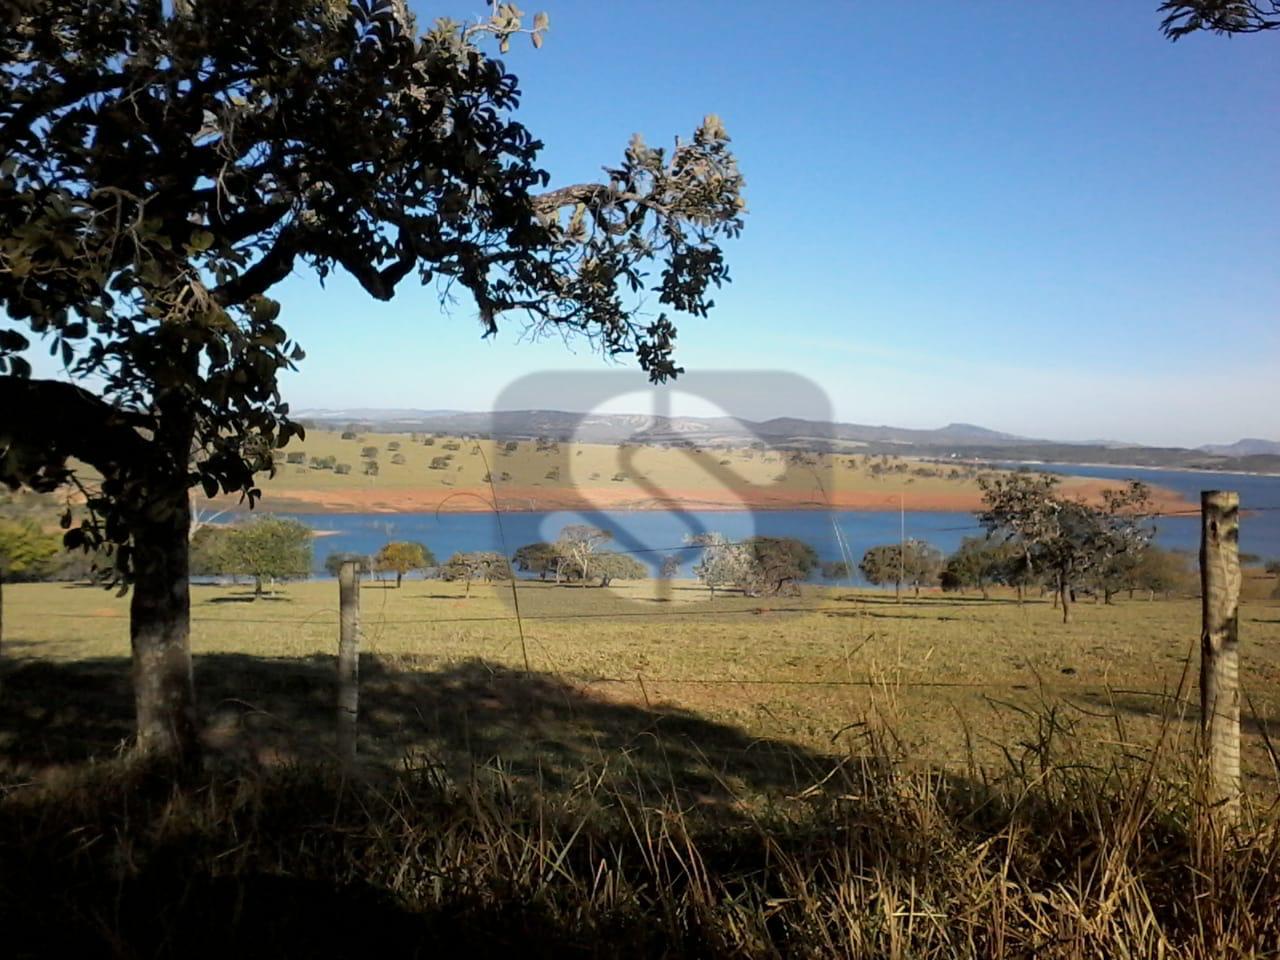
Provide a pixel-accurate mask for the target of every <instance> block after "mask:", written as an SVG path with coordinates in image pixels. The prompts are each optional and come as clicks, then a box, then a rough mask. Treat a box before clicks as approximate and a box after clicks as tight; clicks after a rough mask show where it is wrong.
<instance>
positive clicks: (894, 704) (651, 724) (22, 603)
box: [0, 574, 1280, 803]
mask: <svg viewBox="0 0 1280 960" xmlns="http://www.w3.org/2000/svg"><path fill="white" fill-rule="evenodd" d="M1272 582H1273V581H1272V580H1270V579H1267V578H1264V577H1262V575H1261V574H1255V575H1254V576H1252V577H1251V579H1250V580H1249V582H1248V585H1247V590H1246V600H1245V603H1244V605H1243V607H1242V614H1241V636H1242V654H1243V658H1242V684H1243V689H1244V692H1245V695H1246V697H1247V699H1246V701H1245V703H1244V710H1243V713H1244V717H1245V719H1244V743H1245V767H1246V771H1247V774H1248V777H1249V784H1250V790H1251V791H1253V792H1254V793H1258V792H1259V791H1262V792H1266V793H1270V792H1272V790H1273V784H1274V778H1273V768H1272V763H1271V757H1270V752H1269V748H1268V735H1269V733H1270V730H1269V726H1268V724H1269V723H1271V722H1272V720H1273V718H1276V717H1278V716H1280V683H1278V681H1280V601H1275V600H1270V599H1265V597H1266V595H1267V593H1268V592H1269V588H1270V586H1271V584H1272ZM517 586H518V600H519V606H520V612H521V621H522V626H523V639H522V636H521V629H520V626H521V624H519V623H518V622H517V620H516V619H515V616H514V610H513V606H512V597H511V587H510V584H492V585H484V584H479V583H477V584H474V585H473V586H472V588H471V591H470V596H467V595H466V593H465V588H464V586H463V585H462V584H460V583H448V582H442V581H437V580H420V579H412V580H406V581H405V584H404V586H403V588H402V589H399V590H397V589H394V588H393V587H390V586H387V585H384V584H383V583H379V582H366V583H365V584H364V586H363V589H362V591H361V594H362V600H361V604H362V635H363V637H362V652H363V654H364V657H363V661H362V664H361V673H362V693H361V752H362V754H363V755H364V757H365V758H366V759H367V762H368V763H369V764H370V765H372V766H377V765H389V766H394V765H396V764H398V763H400V762H401V761H403V760H405V759H406V758H407V757H413V758H417V760H419V761H422V762H426V763H429V764H433V765H437V766H438V767H440V768H441V769H444V770H446V771H448V772H449V773H450V774H451V775H459V776H460V775H463V774H464V773H465V772H466V771H467V770H469V769H471V768H472V767H473V765H475V764H480V765H486V764H495V763H496V764H499V765H500V766H502V768H503V769H504V770H506V771H507V772H508V773H510V774H511V775H513V776H515V777H517V778H532V779H535V780H537V782H538V783H539V784H540V785H541V786H542V787H543V788H546V787H548V786H556V785H558V786H560V787H567V786H568V785H571V784H573V783H574V782H575V778H577V777H579V776H581V775H582V774H583V771H585V770H587V769H610V770H612V771H613V772H614V773H615V774H619V775H624V776H634V775H636V774H637V773H641V774H643V775H644V776H648V777H654V778H657V779H662V780H666V779H670V780H671V781H673V782H674V785H675V786H677V787H681V788H688V789H689V790H691V791H692V792H693V793H694V794H696V795H698V796H700V797H702V798H703V799H704V800H710V799H716V798H718V799H720V800H725V801H730V800H732V801H733V802H734V803H737V802H738V801H741V800H744V799H752V798H759V797H765V796H770V795H777V794H779V793H785V794H793V793H794V792H796V791H797V790H802V789H803V788H804V787H806V786H808V785H809V784H811V783H812V782H814V781H815V780H816V779H817V778H820V777H821V776H822V775H823V772H824V771H826V770H829V769H830V767H831V765H832V763H833V762H836V761H838V759H839V758H841V757H848V756H856V755H859V754H863V753H866V752H868V751H871V750H872V749H873V748H874V750H876V751H881V752H887V754H888V755H890V756H892V757H893V758H894V759H895V760H897V761H900V762H902V763H904V764H908V765H911V766H913V767H922V766H927V767H936V768H947V769H952V770H956V771H972V770H975V769H978V768H981V769H983V770H985V771H999V770H1001V769H1007V767H1008V765H1009V764H1011V763H1013V764H1015V765H1016V764H1023V763H1026V764H1032V765H1035V764H1044V763H1052V762H1066V761H1067V759H1068V758H1070V759H1072V760H1073V761H1079V762H1085V763H1091V764H1100V765H1105V764H1106V763H1107V762H1108V761H1109V759H1114V758H1116V757H1119V756H1130V757H1132V756H1149V755H1150V754H1151V752H1152V751H1153V750H1156V748H1157V746H1158V745H1159V749H1160V751H1161V756H1163V757H1164V758H1165V759H1166V760H1167V761H1168V762H1170V763H1174V764H1176V763H1177V762H1180V761H1181V760H1184V759H1185V758H1186V756H1187V755H1189V752H1190V750H1191V744H1192V738H1193V733H1194V730H1195V724H1196V717H1197V708H1196V706H1195V704H1196V702H1197V693H1196V679H1197V669H1198V659H1199V652H1198V650H1199V648H1198V636H1199V613H1200V608H1199V603H1198V601H1197V600H1195V599H1191V598H1184V599H1172V600H1159V599H1157V600H1155V601H1147V600H1146V599H1145V598H1142V599H1124V598H1121V599H1118V600H1117V602H1116V603H1115V604H1114V605H1112V606H1106V605H1102V604H1093V603H1089V602H1082V603H1080V604H1078V605H1077V606H1076V608H1075V611H1074V613H1075V620H1074V622H1073V623H1071V624H1067V625H1064V624H1062V623H1061V622H1060V620H1059V617H1058V616H1057V614H1056V611H1054V610H1052V609H1050V604H1049V601H1048V600H1047V599H1043V600H1042V599H1038V598H1031V599H1029V600H1028V601H1027V602H1026V603H1025V604H1024V605H1019V604H1017V603H1016V602H1015V601H1014V599H1013V598H1012V597H1011V596H1004V595H996V596H993V597H992V598H991V599H990V600H983V599H981V598H980V597H978V596H976V595H974V596H955V595H943V594H940V593H932V592H926V593H925V594H924V595H923V596H921V597H920V598H918V599H916V598H912V597H909V596H904V598H903V600H902V602H901V603H896V602H894V600H893V598H892V596H888V595H885V594H880V593H873V592H861V591H852V590H848V589H840V588H829V587H816V586H807V587H806V588H805V590H804V593H803V596H801V597H799V598H763V599H761V598H746V597H742V596H734V595H729V596H718V597H717V598H716V599H715V600H714V601H712V600H709V599H708V596H707V592H706V590H705V589H703V588H702V587H701V586H699V585H698V584H696V583H693V582H688V581H677V582H674V583H672V584H670V585H669V586H665V587H664V586H663V585H662V584H661V583H660V582H657V581H643V582H638V583H632V584H621V585H617V584H615V586H613V587H611V588H608V589H601V588H596V587H580V586H576V585H554V584H549V583H540V582H536V581H519V582H518V585H517ZM337 593H338V591H337V587H336V584H335V583H333V582H332V581H328V582H326V581H311V582H305V583H296V584H289V585H285V586H283V587H281V588H279V589H278V591H277V592H276V593H275V594H273V595H272V596H269V597H267V598H264V599H261V600H258V601H256V602H255V601H253V600H252V594H251V589H249V588H245V587H237V586H199V585H197V586H194V587H193V609H192V631H193V633H192V646H193V649H194V653H195V657H196V673H197V684H198V689H199V691H200V699H201V709H202V712H203V713H204V715H205V721H206V725H207V737H208V740H209V744H210V746H211V747H213V748H214V750H215V751H223V752H227V753H230V754H235V755H238V756H242V757H247V758H249V759H251V760H254V761H260V762H265V763H273V762H276V761H279V760H288V759H322V758H324V757H325V756H327V755H328V752H329V751H330V750H331V738H332V715H333V714H332V695H333V655H334V653H335V651H336V645H337V619H338V612H337V600H338V596H337ZM127 612H128V611H127V598H120V597H117V596H115V595H114V594H112V593H110V592H106V591H103V590H101V589H97V588H92V587H84V586H73V585H64V584H19V585H13V586H9V587H7V588H6V590H5V635H4V657H5V660H6V661H7V662H6V663H5V666H4V670H5V682H4V696H3V699H2V700H0V713H2V714H3V715H4V718H3V721H2V722H0V755H2V756H3V757H4V758H5V759H4V762H5V764H6V765H7V766H8V767H9V770H8V772H7V774H6V776H8V777H14V776H24V775H27V774H30V773H35V772H37V771H39V770H40V769H42V768H45V767H49V766H59V765H61V764H64V763H68V762H72V761H77V760H83V759H87V758H89V757H97V758H104V757H107V756H110V755H112V754H113V753H114V751H115V750H116V749H117V748H118V747H119V745H120V744H121V743H123V742H124V741H125V740H126V739H127V737H128V736H129V734H130V730H131V723H132V702H131V695H130V692H129V691H130V688H129V661H128V656H129V639H128V620H127ZM1188 658H1190V660H1189V659H1188ZM526 664H527V668H528V672H526Z"/></svg>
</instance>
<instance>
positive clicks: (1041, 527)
mask: <svg viewBox="0 0 1280 960" xmlns="http://www.w3.org/2000/svg"><path fill="white" fill-rule="evenodd" d="M1059 482H1060V478H1058V477H1055V476H1050V475H1048V474H1034V473H1030V472H1028V471H1018V472H1016V473H1008V474H1002V475H1001V474H996V475H988V476H985V477H979V478H978V484H979V486H980V487H981V488H982V494H983V502H984V503H985V504H986V509H985V510H984V511H982V512H981V513H979V514H978V519H979V521H980V522H981V523H982V525H983V526H984V527H986V528H987V531H988V533H989V534H991V535H993V536H999V537H1001V538H1002V539H1003V540H1004V541H1005V542H1008V543H1012V544H1014V545H1015V546H1016V547H1017V549H1019V550H1020V551H1021V552H1022V554H1023V557H1024V560H1025V565H1026V567H1027V569H1028V570H1030V571H1032V572H1033V573H1036V574H1039V575H1040V576H1042V577H1047V578H1049V582H1050V583H1051V584H1052V586H1053V588H1054V591H1055V594H1056V596H1057V601H1058V602H1059V603H1060V604H1061V606H1062V620H1063V622H1064V623H1067V622H1069V621H1070V619H1071V601H1072V593H1073V591H1074V590H1075V589H1076V587H1078V586H1080V585H1081V584H1082V583H1083V582H1084V581H1085V580H1086V579H1087V578H1088V577H1089V576H1091V575H1093V576H1098V575H1101V574H1102V573H1103V572H1106V571H1109V570H1110V569H1111V568H1112V567H1114V566H1115V565H1116V564H1117V563H1118V561H1119V560H1120V559H1121V558H1126V559H1127V558H1128V557H1136V556H1137V555H1139V554H1140V553H1141V552H1142V551H1143V550H1144V549H1146V546H1147V544H1148V543H1149V542H1150V539H1151V536H1152V534H1153V531H1152V529H1151V528H1150V526H1149V525H1148V524H1147V522H1146V520H1147V514H1148V513H1149V506H1150V491H1149V489H1148V488H1147V487H1146V486H1145V485H1144V484H1142V483H1139V482H1137V481H1132V482H1130V483H1129V484H1127V485H1126V486H1125V487H1123V488H1120V489H1107V490H1104V491H1103V492H1102V500H1103V502H1102V505H1101V506H1094V505H1091V504H1089V503H1086V502H1085V501H1083V500H1078V499H1069V498H1066V497H1062V496H1060V495H1059V494H1058V492H1057V487H1058V484H1059Z"/></svg>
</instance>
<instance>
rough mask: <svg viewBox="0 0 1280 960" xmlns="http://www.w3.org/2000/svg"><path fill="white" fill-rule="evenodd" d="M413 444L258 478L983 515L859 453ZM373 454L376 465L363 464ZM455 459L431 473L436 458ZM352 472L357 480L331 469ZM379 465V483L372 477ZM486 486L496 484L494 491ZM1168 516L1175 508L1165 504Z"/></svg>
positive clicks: (909, 472)
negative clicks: (372, 470)
mask: <svg viewBox="0 0 1280 960" xmlns="http://www.w3.org/2000/svg"><path fill="white" fill-rule="evenodd" d="M506 446H507V444H506V443H504V442H501V441H489V440H472V439H468V438H461V437H443V436H441V437H436V436H431V435H425V434H424V435H416V434H414V435H410V434H375V433H370V434H359V435H357V436H355V437H354V438H349V439H343V438H342V434H341V433H340V432H337V431H325V430H312V431H310V432H309V433H308V434H307V438H306V440H305V441H295V442H294V443H293V444H292V445H291V446H289V447H288V448H286V450H285V451H284V454H285V456H286V457H287V456H288V455H290V454H292V455H294V456H295V458H296V457H302V458H303V459H304V462H302V463H288V462H284V463H280V464H279V467H278V470H277V473H276V475H275V477H266V476H263V477H262V478H261V481H260V483H261V487H262V490H263V492H264V494H265V500H264V503H265V505H266V507H267V508H268V509H275V510H282V509H292V510H315V511H324V510H344V511H379V510H387V511H391V510H431V509H435V508H436V507H437V506H440V505H442V504H443V505H444V507H445V509H450V510H482V509H490V507H489V504H490V503H491V501H492V500H493V496H494V493H495V492H496V495H497V498H498V500H499V502H500V503H501V505H502V506H503V507H504V509H515V510H529V509H555V508H573V507H578V506H581V505H582V504H590V505H593V506H597V507H605V508H615V509H652V508H656V507H661V506H663V505H668V504H670V503H672V502H679V503H680V504H682V505H684V506H695V507H697V506H702V507H706V508H711V509H714V508H735V507H736V508H742V507H744V506H750V507H773V508H788V507H811V506H812V507H817V506H834V507H846V508H860V509H896V508H897V507H898V506H899V503H900V502H901V503H902V504H903V505H905V506H906V507H907V509H925V510H971V509H975V508H976V507H977V506H978V505H979V501H980V492H979V490H978V486H977V482H976V477H977V475H978V471H977V470H976V469H974V468H972V467H969V466H966V465H961V464H957V465H950V464H935V463H927V462H921V461H913V460H906V459H901V458H890V457H883V458H882V457H868V456H865V455H856V454H839V455H833V454H803V455H796V454H788V453H786V452H782V451H776V450H754V449H749V448H745V447H737V448H733V449H706V450H701V449H697V450H695V449H675V448H667V447H657V446H639V445H622V446H616V445H611V444H578V443H568V442H566V443H558V444H550V443H547V444H542V445H539V444H537V443H535V442H534V441H531V440H522V441H518V442H517V447H516V449H515V450H512V451H508V450H507V449H506ZM368 448H374V449H376V451H377V453H376V456H374V457H368V458H366V457H363V456H362V454H363V453H364V452H365V451H366V450H367V449H368ZM445 457H447V458H449V459H448V460H447V461H439V462H437V467H438V468H437V469H433V468H432V462H433V461H436V460H437V458H445ZM317 461H318V462H319V463H320V464H329V463H332V464H333V466H337V465H344V466H345V467H347V468H349V469H350V472H348V473H338V472H336V471H335V469H332V468H330V467H329V466H322V467H319V468H318V467H317V466H316V463H317ZM371 462H376V464H377V473H376V474H370V473H367V472H366V465H367V464H369V463H371ZM486 477H491V478H492V480H493V484H494V489H493V490H491V489H490V486H489V483H488V482H487V481H486V479H485V478H486ZM1104 485H1105V484H1100V483H1099V482H1097V481H1092V480H1087V479H1083V478H1068V479H1066V480H1065V481H1064V484H1063V486H1064V489H1067V490H1070V491H1075V492H1078V493H1081V494H1084V495H1087V494H1089V493H1092V492H1096V491H1097V489H1099V488H1100V487H1101V486H1104ZM1161 502H1162V504H1163V505H1165V506H1169V505H1171V504H1173V503H1174V502H1175V501H1174V499H1172V498H1171V497H1170V496H1165V497H1163V498H1162V501H1161Z"/></svg>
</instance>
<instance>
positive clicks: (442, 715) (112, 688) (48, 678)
mask: <svg viewBox="0 0 1280 960" xmlns="http://www.w3.org/2000/svg"><path fill="white" fill-rule="evenodd" d="M195 669H196V681H197V688H198V690H199V696H200V707H201V712H202V714H203V721H204V731H205V739H206V743H207V746H208V747H209V750H210V752H211V754H212V755H214V756H220V757H222V758H225V759H227V760H231V761H234V762H235V763H237V764H244V763H248V764H250V765H254V764H277V763H281V762H302V763H312V762H326V761H330V760H332V759H333V757H332V750H333V746H332V745H333V743H334V714H335V710H334V682H335V680H334V662H333V659H332V658H330V657H319V656H317V657H311V658H308V659H304V660H296V659H274V658H271V659H269V658H262V657H253V656H248V655H245V654H210V655H205V656H200V657H197V658H196V667H195ZM360 687H361V692H360V752H361V755H362V756H363V757H364V758H365V760H366V761H367V762H369V763H370V764H372V765H374V766H377V765H381V766H384V767H386V768H393V767H395V766H396V765H397V764H399V763H401V762H403V761H404V760H405V759H406V758H407V757H413V758H415V763H416V764H418V765H421V764H423V763H425V764H427V765H431V766H436V767H438V768H439V769H440V770H441V771H442V772H444V773H446V774H448V775H449V776H450V777H453V778H465V777H468V776H470V775H471V774H472V773H473V772H474V770H475V768H476V767H477V766H486V765H492V766H497V765H500V766H501V767H502V768H503V771H504V773H505V775H506V776H507V777H508V778H509V779H510V780H511V781H513V782H515V783H518V784H522V785H525V786H528V787H529V788H531V789H536V790H538V791H540V792H543V793H567V792H568V791H571V790H572V789H574V787H575V785H580V784H581V783H582V778H583V777H584V775H585V773H586V771H589V770H590V771H595V772H596V773H597V774H599V775H601V776H605V777H608V778H609V779H610V780H611V781H613V782H614V783H615V785H616V786H618V787H619V788H620V789H625V790H626V791H627V792H629V793H638V794H640V795H643V794H645V793H647V792H649V791H651V790H660V791H662V792H664V793H667V794H670V793H671V792H672V791H673V790H674V791H675V792H677V793H678V794H679V795H680V796H681V798H682V799H683V800H684V801H687V802H689V803H693V804H697V805H699V806H702V807H705V808H707V809H714V808H716V807H723V808H726V809H729V808H732V807H734V806H735V804H736V803H737V801H738V800H739V799H744V798H747V799H753V798H756V797H759V796H761V795H777V794H780V793H792V792H795V791H797V790H800V789H803V788H805V787H807V786H809V785H811V784H812V783H813V782H814V781H815V780H817V779H820V778H821V777H822V776H823V775H824V774H825V773H827V772H829V771H830V769H831V760H830V758H827V757H822V756H819V755H815V754H812V753H809V752H807V751H806V750H804V749H803V748H801V747H799V746H797V745H795V744H791V743H787V742H783V741H773V740H768V739H759V738H756V737H753V736H751V735H750V734H748V733H747V731H745V730H742V729H740V728H738V727H734V726H730V725H726V724H721V723H717V722H715V721H712V720H709V719H707V718H705V717H702V716H700V715H698V714H695V713H691V712H689V711H687V710H682V709H678V708H675V707H668V706H663V705H658V704H655V705H653V706H644V705H637V704H632V703H626V702H618V701H615V700H612V699H609V698H608V697H607V696H606V695H605V694H604V693H602V692H600V690H599V688H592V687H591V686H589V685H586V684H580V683H577V682H574V681H572V680H570V679H568V678H562V677H559V676H555V675H552V674H547V673H532V674H525V673H523V672H522V671H518V670H513V669H510V668H508V667H504V666H498V665H494V664H490V663H486V662H484V661H481V660H467V661H463V662H458V663H452V664H446V665H443V666H441V665H439V664H438V663H432V662H428V661H425V660H419V661H415V660H413V659H409V658H402V659H397V660H395V661H384V660H381V659H378V658H375V657H373V656H371V655H365V656H362V657H361V661H360ZM132 726H133V695H132V687H131V684H130V677H129V663H128V661H127V659H125V658H110V659H107V658H103V659H97V660H82V661H74V662H57V661H47V660H30V661H17V662H16V663H14V664H13V665H12V666H11V667H10V668H9V670H8V671H7V676H6V677H5V683H4V695H3V699H2V700H0V766H7V767H9V768H10V772H11V774H20V773H23V772H25V773H34V772H38V771H39V770H40V769H41V768H46V767H50V766H64V765H71V764H77V763H82V762H85V761H88V760H90V759H92V758H99V759H101V758H105V757H109V756H112V755H114V754H116V753H117V752H118V751H119V750H120V748H121V746H122V745H124V744H126V743H127V742H128V740H129V738H130V736H131V733H132Z"/></svg>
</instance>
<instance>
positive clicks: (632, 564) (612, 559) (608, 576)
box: [591, 550, 649, 587]
mask: <svg viewBox="0 0 1280 960" xmlns="http://www.w3.org/2000/svg"><path fill="white" fill-rule="evenodd" d="M591 572H592V573H593V574H594V575H595V576H597V577H599V578H600V586H602V587H607V586H609V584H610V583H612V582H613V581H614V580H643V579H645V578H646V577H648V576H649V568H648V567H646V566H645V565H644V564H643V563H641V562H640V561H639V560H637V559H636V558H635V557H629V556H627V555H626V554H625V553H614V552H613V551H611V550H606V551H604V552H602V553H597V554H596V555H595V557H594V558H592V562H591Z"/></svg>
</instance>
